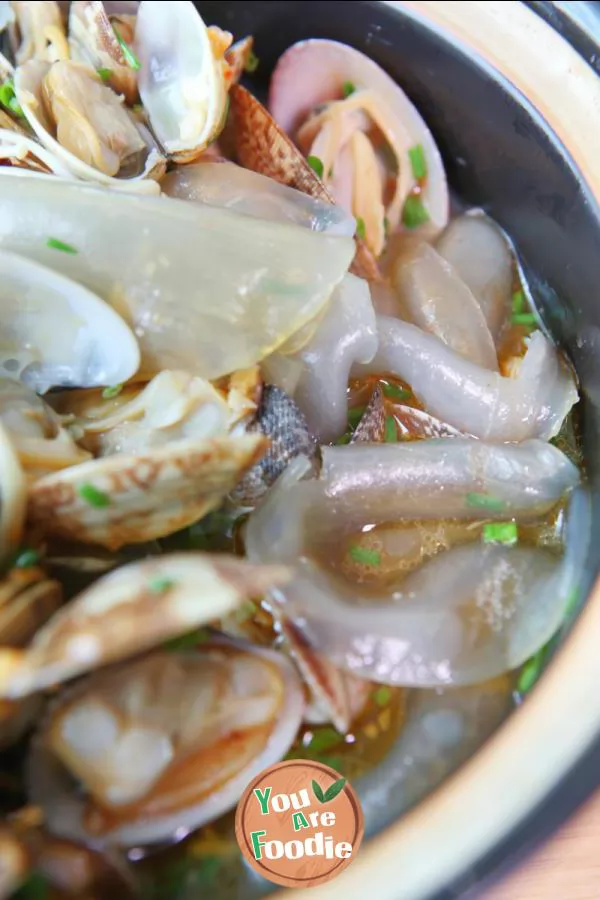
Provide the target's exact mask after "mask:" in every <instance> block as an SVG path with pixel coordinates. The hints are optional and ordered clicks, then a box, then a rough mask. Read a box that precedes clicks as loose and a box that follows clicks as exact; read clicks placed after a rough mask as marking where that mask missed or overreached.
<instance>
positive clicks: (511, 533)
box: [483, 522, 519, 546]
mask: <svg viewBox="0 0 600 900" xmlns="http://www.w3.org/2000/svg"><path fill="white" fill-rule="evenodd" d="M518 540H519V530H518V528H517V523H516V522H489V523H488V524H487V525H484V526H483V543H484V544H506V545H507V546H510V545H511V544H516V543H517V541H518Z"/></svg>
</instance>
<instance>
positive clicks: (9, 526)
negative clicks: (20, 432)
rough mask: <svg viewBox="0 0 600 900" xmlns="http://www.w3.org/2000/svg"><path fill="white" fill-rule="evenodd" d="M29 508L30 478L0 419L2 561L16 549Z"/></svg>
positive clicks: (0, 534)
mask: <svg viewBox="0 0 600 900" xmlns="http://www.w3.org/2000/svg"><path fill="white" fill-rule="evenodd" d="M26 509H27V479H26V477H25V473H24V471H23V469H22V468H21V464H20V462H19V457H18V455H17V451H16V449H15V447H14V445H13V443H12V441H11V439H10V437H9V436H8V432H7V431H6V429H5V427H4V425H2V424H1V423H0V562H4V561H5V560H6V559H7V558H8V557H9V556H10V555H11V554H12V553H14V551H15V550H16V549H17V547H18V546H19V544H20V542H21V537H22V535H23V527H24V524H25V515H26Z"/></svg>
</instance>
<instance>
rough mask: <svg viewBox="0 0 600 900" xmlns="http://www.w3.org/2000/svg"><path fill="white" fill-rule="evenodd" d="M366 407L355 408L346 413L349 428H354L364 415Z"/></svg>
mask: <svg viewBox="0 0 600 900" xmlns="http://www.w3.org/2000/svg"><path fill="white" fill-rule="evenodd" d="M366 408H367V407H366V406H355V407H354V409H351V410H350V412H349V413H348V425H350V427H351V428H356V426H357V425H358V423H359V422H360V420H361V419H362V417H363V416H364V414H365V410H366Z"/></svg>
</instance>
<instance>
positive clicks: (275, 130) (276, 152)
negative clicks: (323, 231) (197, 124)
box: [229, 84, 381, 281]
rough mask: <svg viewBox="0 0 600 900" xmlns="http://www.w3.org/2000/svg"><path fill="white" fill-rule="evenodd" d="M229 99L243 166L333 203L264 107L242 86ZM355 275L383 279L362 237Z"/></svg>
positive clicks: (238, 86) (237, 148)
mask: <svg viewBox="0 0 600 900" xmlns="http://www.w3.org/2000/svg"><path fill="white" fill-rule="evenodd" d="M229 96H230V98H231V112H232V116H233V126H232V127H233V135H234V144H235V152H236V156H237V159H238V161H239V162H240V163H241V165H243V166H245V167H246V168H247V169H251V170H252V171H253V172H258V174H259V175H265V176H267V177H268V178H272V179H273V180H274V181H278V182H279V183H280V184H285V185H287V186H288V187H293V188H296V190H298V191H301V192H302V193H304V194H309V195H310V196H311V197H314V198H315V199H316V200H321V201H323V202H325V203H333V202H334V200H333V197H332V195H331V194H330V193H329V191H328V190H327V188H326V187H325V185H324V184H323V182H322V181H321V179H320V177H319V176H318V175H317V174H316V172H315V171H314V169H312V168H311V167H310V166H309V164H308V163H307V161H306V160H305V159H304V157H303V156H302V154H301V153H300V151H299V150H298V148H297V147H296V146H295V145H294V144H293V143H292V141H291V140H290V139H289V137H288V136H287V135H286V134H285V133H284V132H283V131H282V130H281V128H279V126H278V125H277V123H276V122H275V120H274V119H273V118H272V116H271V115H270V113H269V112H268V110H267V109H266V108H265V107H264V106H263V105H262V103H260V102H259V101H258V100H257V99H256V97H253V96H252V94H251V93H250V92H249V91H247V90H246V88H244V87H242V85H239V84H236V85H233V87H232V88H231V90H230V92H229ZM351 271H352V272H353V273H354V274H355V275H358V276H359V277H362V278H366V279H367V280H369V281H378V280H380V279H381V274H380V272H379V269H378V266H377V263H376V261H375V259H374V257H373V255H372V254H371V252H370V250H369V249H368V247H367V246H366V244H365V243H364V241H363V240H362V238H360V237H358V238H357V240H356V255H355V258H354V262H353V265H352V268H351Z"/></svg>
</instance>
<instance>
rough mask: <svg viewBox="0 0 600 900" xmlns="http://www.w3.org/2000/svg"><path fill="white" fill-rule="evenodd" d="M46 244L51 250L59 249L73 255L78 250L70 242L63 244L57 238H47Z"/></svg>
mask: <svg viewBox="0 0 600 900" xmlns="http://www.w3.org/2000/svg"><path fill="white" fill-rule="evenodd" d="M46 246H47V247H49V248H50V249H51V250H60V251H61V253H71V254H73V256H75V255H76V254H77V253H79V250H76V249H75V247H73V246H71V244H65V242H64V241H59V240H58V238H53V237H51V238H48V240H47V241H46Z"/></svg>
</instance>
